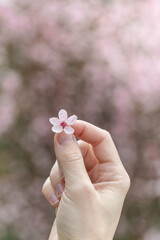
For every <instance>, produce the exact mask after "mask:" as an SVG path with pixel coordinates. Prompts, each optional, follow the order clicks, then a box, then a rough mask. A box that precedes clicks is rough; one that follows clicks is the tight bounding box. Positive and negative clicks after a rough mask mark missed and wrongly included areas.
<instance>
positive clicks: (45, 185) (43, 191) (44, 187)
mask: <svg viewBox="0 0 160 240" xmlns="http://www.w3.org/2000/svg"><path fill="white" fill-rule="evenodd" d="M47 185H48V178H47V179H46V181H45V182H44V184H43V186H42V193H43V195H46V192H47Z"/></svg>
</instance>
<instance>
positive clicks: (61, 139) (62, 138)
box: [57, 132, 74, 145]
mask: <svg viewBox="0 0 160 240" xmlns="http://www.w3.org/2000/svg"><path fill="white" fill-rule="evenodd" d="M68 141H72V142H73V141H74V136H73V135H72V134H66V133H64V132H62V133H59V134H57V142H58V143H59V144H60V145H62V144H63V143H65V142H68Z"/></svg>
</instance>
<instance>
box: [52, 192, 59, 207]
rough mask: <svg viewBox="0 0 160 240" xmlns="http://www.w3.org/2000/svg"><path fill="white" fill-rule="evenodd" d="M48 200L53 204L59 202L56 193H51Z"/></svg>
mask: <svg viewBox="0 0 160 240" xmlns="http://www.w3.org/2000/svg"><path fill="white" fill-rule="evenodd" d="M50 202H51V204H52V205H55V204H56V203H58V202H59V200H58V198H57V196H56V194H54V193H53V194H52V195H51V197H50Z"/></svg>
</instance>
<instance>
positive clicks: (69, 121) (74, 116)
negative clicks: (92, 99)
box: [66, 115, 77, 125]
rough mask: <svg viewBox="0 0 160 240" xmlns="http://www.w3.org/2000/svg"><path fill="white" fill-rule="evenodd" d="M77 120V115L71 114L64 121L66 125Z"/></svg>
mask: <svg viewBox="0 0 160 240" xmlns="http://www.w3.org/2000/svg"><path fill="white" fill-rule="evenodd" d="M76 121H77V116H76V115H72V116H70V117H69V118H68V119H67V120H66V123H67V125H72V124H74V123H75V122H76Z"/></svg>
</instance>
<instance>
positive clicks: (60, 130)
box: [52, 126, 63, 133]
mask: <svg viewBox="0 0 160 240" xmlns="http://www.w3.org/2000/svg"><path fill="white" fill-rule="evenodd" d="M52 131H53V132H55V133H60V132H62V131H63V127H62V126H53V127H52Z"/></svg>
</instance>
